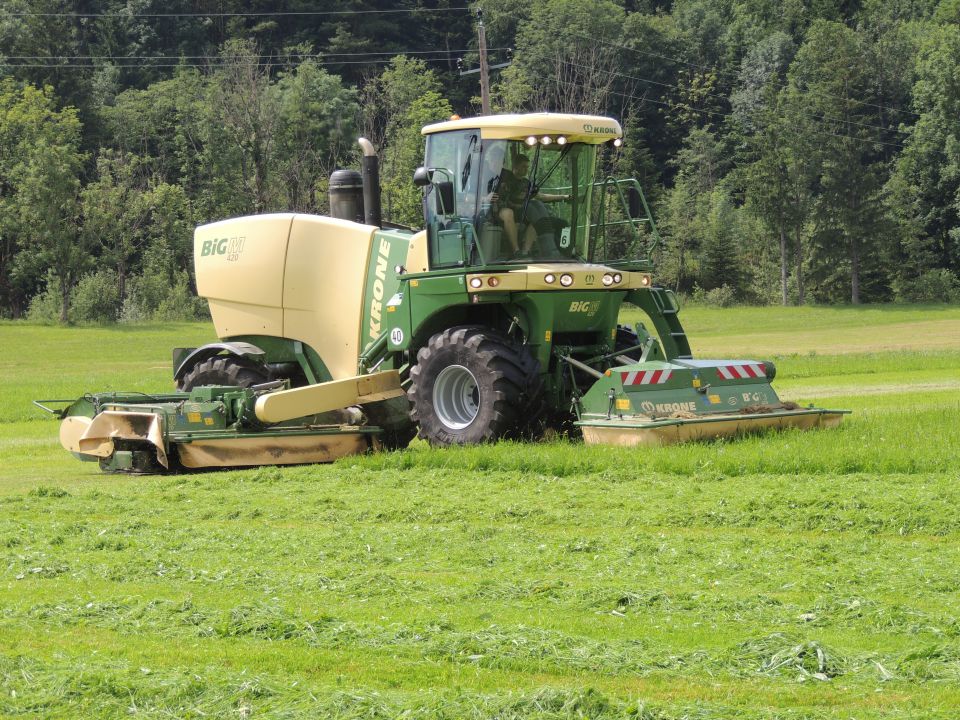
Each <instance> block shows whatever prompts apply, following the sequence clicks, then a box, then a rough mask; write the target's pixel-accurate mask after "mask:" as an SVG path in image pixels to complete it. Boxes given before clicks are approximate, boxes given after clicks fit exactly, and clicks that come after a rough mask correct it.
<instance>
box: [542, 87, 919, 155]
mask: <svg viewBox="0 0 960 720" xmlns="http://www.w3.org/2000/svg"><path fill="white" fill-rule="evenodd" d="M557 82H558V83H559V84H560V85H565V86H567V87H570V88H579V87H582V86H581V85H579V84H578V83H574V82H569V81H564V80H558V81H557ZM607 92H609V93H610V94H611V95H618V96H620V97H624V98H629V99H631V100H638V101H640V103H641V104H642V103H645V102H648V103H653V104H654V105H662V106H663V107H667V108H677V107H682V108H684V109H686V110H689V111H690V112H695V113H699V114H701V115H713V116H716V117H722V118H728V117H730V116H731V115H732V114H733V113H724V112H719V111H717V110H706V109H703V108H695V107H693V106H691V105H688V104H686V103H665V102H661V101H659V100H651V99H650V98H648V97H638V96H637V95H632V94H630V93H622V92H617V91H616V90H608V91H607ZM781 119H783V118H781ZM811 132H813V133H815V134H817V135H826V136H829V137H835V138H845V139H847V140H853V141H854V142H859V143H866V144H869V145H885V146H887V147H893V148H897V149H899V150H903V145H900V144H899V143H889V142H884V141H883V140H871V139H869V138H858V137H855V136H853V135H844V134H842V133H832V132H827V131H825V130H811Z"/></svg>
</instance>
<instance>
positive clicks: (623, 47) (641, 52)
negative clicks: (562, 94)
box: [573, 34, 920, 117]
mask: <svg viewBox="0 0 960 720" xmlns="http://www.w3.org/2000/svg"><path fill="white" fill-rule="evenodd" d="M573 37H577V38H580V39H581V40H586V41H587V42H589V43H600V44H602V45H609V46H610V47H615V48H618V49H620V50H626V51H627V52H632V53H637V54H639V55H647V56H649V57H655V58H658V59H660V60H669V61H670V62H673V63H676V64H678V65H685V66H687V67H690V68H695V69H697V70H714V71H718V72H719V69H718V68H716V67H714V66H711V65H697V64H695V63H689V62H687V61H685V60H681V59H680V58H675V57H671V56H669V55H660V54H658V53H654V52H649V51H646V50H638V49H636V48H632V47H628V46H626V45H620V44H618V43H612V42H609V41H607V40H601V39H599V38H590V37H586V36H584V35H576V34H574V35H573ZM723 72H724V73H727V74H731V75H732V73H733V71H732V70H724V71H723ZM821 95H822V96H823V97H829V98H833V99H834V100H845V101H849V102H852V103H856V104H857V105H867V106H869V107H875V108H877V109H878V110H888V111H890V112H893V113H897V114H903V115H913V116H914V117H920V115H919V113H915V112H913V111H912V110H903V109H900V108H894V107H890V106H889V105H880V104H878V103H871V102H867V101H866V100H857V99H856V98H851V97H841V96H839V95H831V94H830V93H821Z"/></svg>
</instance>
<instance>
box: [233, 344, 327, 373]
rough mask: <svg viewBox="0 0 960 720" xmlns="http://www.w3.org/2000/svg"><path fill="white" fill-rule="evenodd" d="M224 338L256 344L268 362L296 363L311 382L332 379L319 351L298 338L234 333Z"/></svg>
mask: <svg viewBox="0 0 960 720" xmlns="http://www.w3.org/2000/svg"><path fill="white" fill-rule="evenodd" d="M224 339H225V340H229V341H242V342H248V343H250V344H251V345H256V346H257V347H258V348H260V349H261V350H263V351H264V353H265V354H266V362H267V363H268V364H275V363H296V364H297V365H299V366H300V368H301V369H302V370H303V374H304V375H305V376H306V378H307V381H308V382H310V383H311V384H313V383H320V382H328V381H330V380H332V379H333V376H332V375H331V374H330V371H329V370H327V366H326V365H324V363H323V359H322V358H321V357H320V355H319V353H318V352H317V351H316V350H314V349H313V348H312V347H310V346H309V345H307V344H305V343H302V342H300V341H299V340H290V339H289V338H279V337H274V336H272V335H236V336H231V337H228V338H224Z"/></svg>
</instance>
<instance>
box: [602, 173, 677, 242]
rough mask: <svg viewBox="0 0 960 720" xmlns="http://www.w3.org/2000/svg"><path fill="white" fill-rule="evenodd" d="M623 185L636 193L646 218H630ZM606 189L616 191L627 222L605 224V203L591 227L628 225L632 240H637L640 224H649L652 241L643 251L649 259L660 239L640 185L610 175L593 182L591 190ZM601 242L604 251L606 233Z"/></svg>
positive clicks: (636, 182) (628, 179)
mask: <svg viewBox="0 0 960 720" xmlns="http://www.w3.org/2000/svg"><path fill="white" fill-rule="evenodd" d="M624 185H626V186H627V187H628V188H630V187H632V188H633V189H634V190H635V191H636V193H637V195H638V196H639V198H640V202H641V203H642V205H643V211H644V213H645V215H646V217H632V216H631V215H630V203H629V201H628V200H627V197H626V195H625V194H624V191H623V187H622V186H624ZM608 187H613V188H614V190H615V191H616V194H617V197H618V198H619V199H620V205H621V207H623V210H624V214H625V215H626V217H627V218H628V219H627V220H618V221H614V222H610V223H607V221H606V203H603V202H601V203H600V212H599V219H598V222H596V223H594V225H593V227H599V228H606V227H607V225H610V226H618V225H628V224H629V225H630V228H631V231H632V235H633V240H639V238H640V232H639V225H640V223H644V222H645V223H649V224H650V234H651V235H652V238H653V239H652V241H651V242H649V243H648V244H647V245H646V249H645V252H646V255H647V257H649V256H650V255H651V254H652V253H653V251H654V250H655V249H656V248H657V247H658V246H659V245H660V242H661V238H660V233H659V231H658V230H657V225H656V223H655V222H654V220H653V213H652V212H650V205H649V204H647V198H646V196H645V195H644V194H643V188H642V187H640V183H639V182H638V181H637V179H636V178H624V179H617V178H615V177H613V176H612V175H608V176H607V177H605V178H604V179H603V180H600V181H599V182H594V183H593V189H594V190H596V189H598V188H600V189H602V190H604V191H605V190H606V189H607V188H608ZM603 241H604V250H606V232H604V233H603Z"/></svg>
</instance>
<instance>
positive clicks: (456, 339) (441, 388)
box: [407, 327, 543, 446]
mask: <svg viewBox="0 0 960 720" xmlns="http://www.w3.org/2000/svg"><path fill="white" fill-rule="evenodd" d="M542 387H543V386H542V381H541V379H540V365H539V363H538V362H537V361H536V360H535V359H534V358H532V357H531V356H530V354H529V352H528V351H527V350H526V349H525V348H524V347H522V346H519V345H517V344H516V343H514V342H512V341H511V340H510V339H509V338H508V337H506V336H505V335H503V334H501V333H499V332H497V331H495V330H491V329H489V328H483V327H459V328H451V329H449V330H445V331H443V332H441V333H437V334H436V335H434V336H433V337H432V338H430V341H429V342H428V343H427V345H426V346H425V347H423V348H421V349H420V352H418V353H417V363H416V365H414V366H413V367H412V368H411V369H410V389H409V390H408V391H407V396H408V397H409V399H410V404H411V406H412V410H411V413H410V417H411V419H412V420H413V421H414V422H415V423H417V424H418V425H419V427H420V437H422V438H424V439H426V440H428V441H429V442H430V444H431V445H439V446H446V445H473V444H477V443H484V442H491V441H494V440H499V439H500V438H505V437H517V436H519V435H521V434H523V432H524V431H525V430H526V429H528V428H529V427H530V424H531V422H532V421H533V420H536V419H538V416H539V414H540V406H541V404H542V397H541V396H542Z"/></svg>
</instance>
